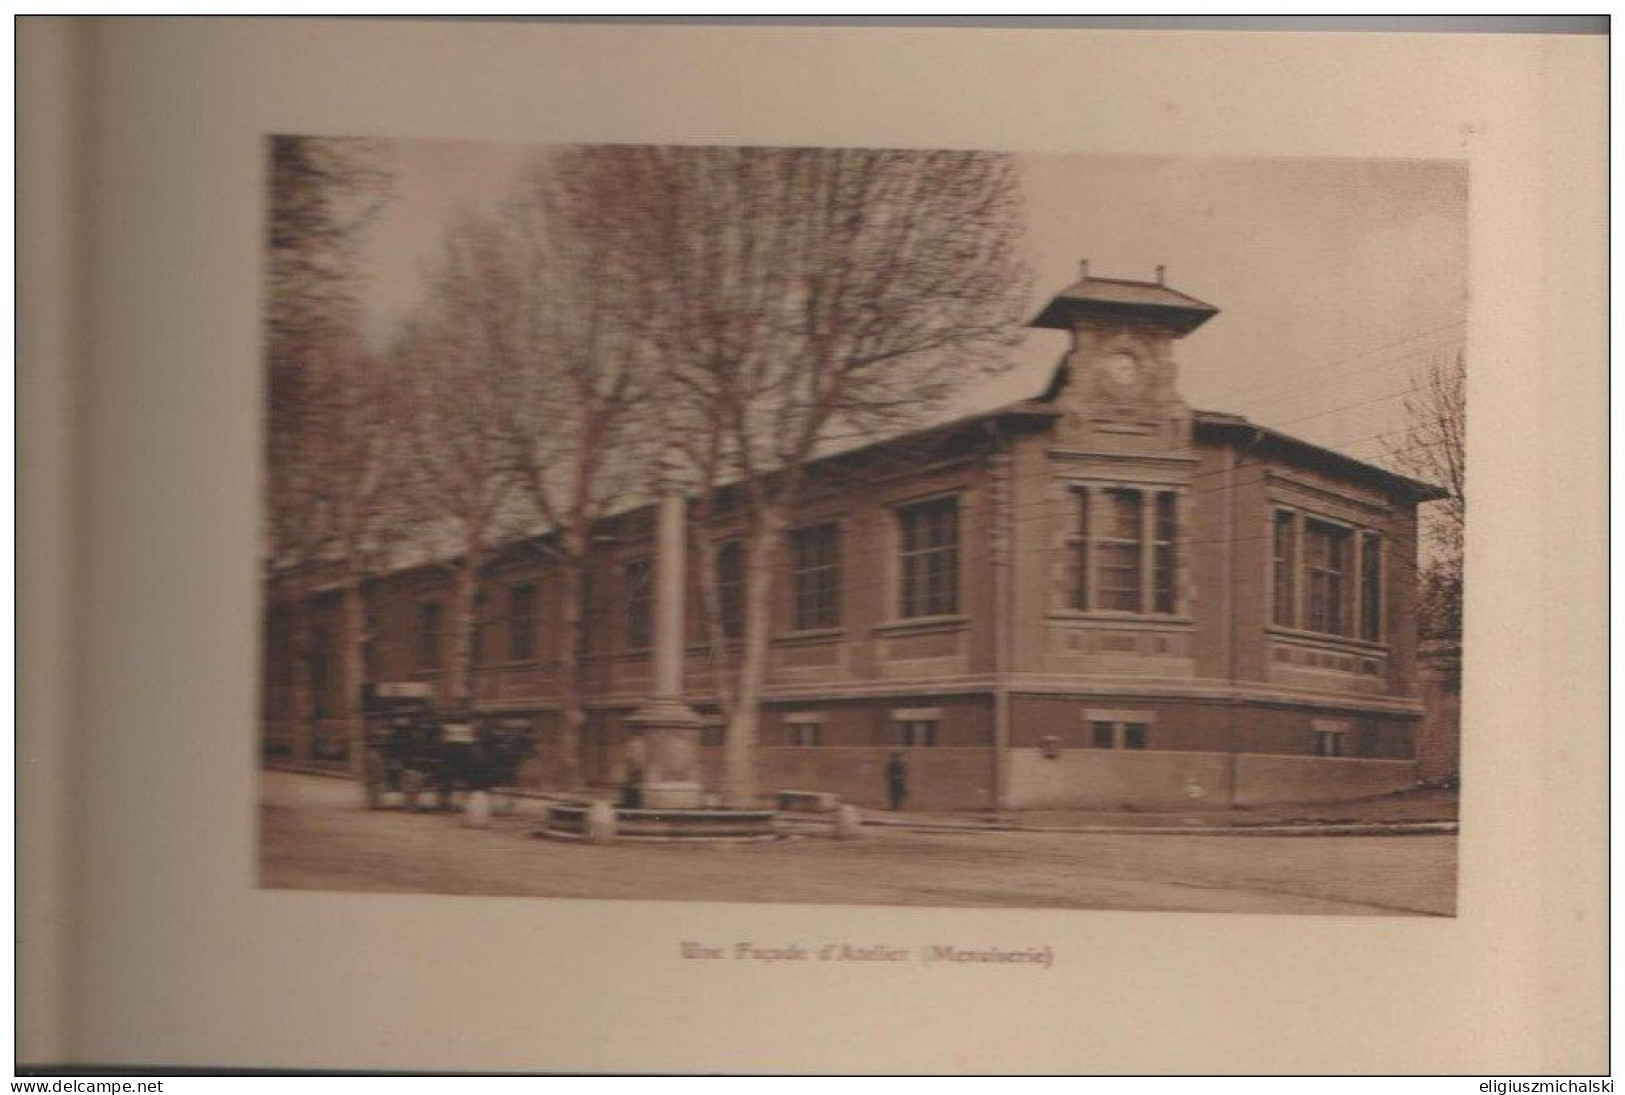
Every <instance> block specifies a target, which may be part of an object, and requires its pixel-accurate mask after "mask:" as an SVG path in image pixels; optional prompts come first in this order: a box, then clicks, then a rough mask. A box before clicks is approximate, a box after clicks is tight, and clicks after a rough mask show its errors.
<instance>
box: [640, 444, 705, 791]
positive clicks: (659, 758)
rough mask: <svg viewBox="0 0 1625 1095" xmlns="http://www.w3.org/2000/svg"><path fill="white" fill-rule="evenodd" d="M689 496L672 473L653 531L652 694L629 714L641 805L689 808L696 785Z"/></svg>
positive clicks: (664, 484)
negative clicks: (689, 660)
mask: <svg viewBox="0 0 1625 1095" xmlns="http://www.w3.org/2000/svg"><path fill="white" fill-rule="evenodd" d="M686 507H687V499H686V498H685V497H684V495H683V490H682V487H681V485H680V484H679V483H678V482H677V481H676V477H675V476H674V475H672V474H669V473H668V474H667V475H665V476H664V477H663V479H662V483H661V496H660V508H659V521H658V525H657V528H656V531H655V550H656V555H655V613H654V616H655V618H654V694H653V695H651V696H650V697H649V699H648V700H647V701H646V702H645V703H644V704H643V706H641V707H639V708H638V709H637V710H636V711H634V712H633V713H632V714H631V715H630V716H628V718H627V727H628V728H629V729H630V730H632V731H633V733H634V734H635V735H636V737H637V739H638V740H639V741H640V742H641V748H640V749H638V752H639V753H641V758H640V759H641V762H642V765H643V784H642V790H643V796H642V797H643V803H642V805H643V808H644V809H648V810H691V809H697V808H699V807H700V806H703V805H704V792H703V791H702V789H701V787H700V752H699V745H700V720H699V716H697V715H696V714H695V713H694V709H693V708H691V707H689V706H688V704H687V703H685V702H684V701H683V644H684V634H683V631H684V612H683V593H684V585H685V581H686V567H685V565H684V561H683V557H684V554H685V547H686V544H687V533H686V531H685V529H684V523H685V511H686Z"/></svg>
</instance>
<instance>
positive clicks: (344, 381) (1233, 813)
mask: <svg viewBox="0 0 1625 1095" xmlns="http://www.w3.org/2000/svg"><path fill="white" fill-rule="evenodd" d="M265 152H266V165H265V171H266V175H265V179H266V197H267V209H266V227H265V233H266V234H265V239H266V243H267V248H268V252H267V255H266V271H267V283H266V298H265V323H266V326H265V331H266V357H265V362H266V381H265V389H264V390H265V398H266V406H265V429H264V435H263V443H264V450H263V451H264V476H263V485H264V496H263V499H264V525H263V529H264V534H263V541H262V548H263V553H264V554H263V559H262V566H261V573H262V590H261V596H262V607H263V616H262V624H263V634H262V640H261V641H262V649H261V687H260V702H261V710H260V721H259V727H258V732H259V735H260V740H259V743H258V748H257V752H258V755H259V756H260V765H261V771H260V775H259V793H260V803H259V811H260V813H259V828H258V840H259V848H258V859H259V867H258V869H259V882H260V885H261V886H264V887H269V888H278V889H308V890H329V891H373V892H414V893H444V894H489V895H509V896H539V897H551V898H600V899H613V898H623V899H639V900H682V901H721V902H804V903H817V904H825V905H864V904H882V905H926V906H948V907H955V906H995V907H1010V908H1034V907H1043V908H1059V909H1114V910H1160V911H1201V912H1249V913H1311V914H1313V913H1319V914H1339V915H1353V914H1374V915H1385V916H1446V917H1448V916H1453V915H1454V914H1455V909H1456V843H1457V817H1458V812H1457V793H1458V789H1459V772H1460V754H1461V749H1462V736H1461V734H1460V729H1459V723H1460V717H1459V695H1460V691H1461V680H1462V673H1461V610H1462V589H1463V585H1462V571H1463V566H1462V560H1463V552H1462V544H1463V533H1464V526H1465V510H1464V501H1463V482H1464V475H1465V466H1464V437H1465V432H1464V430H1465V400H1464V379H1465V370H1466V368H1467V362H1466V354H1465V346H1466V315H1467V198H1468V188H1467V172H1466V168H1465V165H1464V164H1463V163H1461V162H1459V161H1442V160H1384V159H1353V158H1349V159H1331V158H1327V159H1285V158H1280V159H1262V158H1260V159H1243V158H1232V159H1226V158H1211V157H1188V158H1179V157H1150V156H1086V155H1058V154H1047V155H1025V154H1020V153H1011V152H995V151H968V150H952V149H902V148H890V149H887V148H827V147H745V146H676V145H663V146H655V145H546V146H523V145H513V144H499V143H490V142H462V141H444V140H401V139H381V138H377V139H375V138H363V137H357V138H340V137H331V136H299V135H279V136H274V137H271V138H269V139H268V140H267V142H266V148H265Z"/></svg>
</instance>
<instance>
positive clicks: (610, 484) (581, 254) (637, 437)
mask: <svg viewBox="0 0 1625 1095" xmlns="http://www.w3.org/2000/svg"><path fill="white" fill-rule="evenodd" d="M593 182H594V175H593V173H592V171H591V170H590V164H587V163H583V162H582V157H581V156H580V154H578V153H576V152H574V151H572V150H568V149H565V150H560V151H559V152H557V153H555V154H553V155H552V156H548V157H541V158H538V159H537V160H535V161H534V162H533V163H532V164H531V165H530V166H529V168H528V169H527V171H526V172H525V174H524V175H523V177H522V179H521V182H520V185H519V188H518V190H517V192H516V193H515V195H514V196H513V199H512V200H511V201H510V202H509V203H508V204H507V206H506V207H505V208H504V209H503V210H502V212H501V214H500V215H499V216H498V218H496V219H495V220H493V221H491V222H490V223H489V224H488V225H487V232H488V233H489V234H488V236H487V249H486V250H485V251H484V252H483V253H482V258H481V261H479V262H478V263H476V264H475V265H476V269H475V271H474V273H475V276H476V277H477V279H478V281H479V283H480V285H481V292H480V293H478V294H476V297H475V299H474V300H473V301H472V302H471V303H472V304H473V305H474V306H475V307H477V308H478V310H479V311H478V322H479V325H480V329H481V337H482V340H483V344H484V346H485V347H486V350H487V352H488V353H490V354H491V355H492V362H493V364H494V366H495V369H494V374H493V375H494V380H495V382H496V383H497V384H498V385H499V387H500V391H501V397H502V398H501V399H500V402H499V406H498V408H497V409H498V411H499V417H498V419H497V421H498V423H499V424H500V426H501V428H502V431H503V434H504V437H505V439H506V442H507V445H508V449H509V453H510V457H511V460H512V466H513V469H514V472H515V474H516V481H517V484H518V487H519V489H520V491H521V493H522V494H523V496H524V498H525V499H526V501H527V502H528V503H529V505H530V507H531V509H532V510H533V511H534V512H535V515H536V516H537V517H538V518H539V519H540V521H541V523H542V525H543V527H544V529H545V531H546V535H544V536H543V537H541V538H540V539H538V540H536V541H534V542H535V543H536V545H537V546H538V548H539V549H540V550H541V552H542V553H543V555H544V556H545V557H546V558H547V559H548V560H549V562H550V563H551V564H552V569H553V571H554V573H555V574H557V576H558V592H559V599H560V606H561V611H560V616H561V627H560V630H559V636H558V637H559V643H560V647H559V651H558V667H559V680H560V701H561V708H562V713H563V719H564V727H563V730H564V732H563V735H562V738H561V742H562V748H561V750H560V755H559V764H560V771H559V773H558V778H559V780H560V781H561V782H562V783H564V784H565V785H567V786H572V785H575V784H576V783H577V782H578V781H579V780H580V778H581V758H582V754H583V749H584V744H585V736H586V725H587V718H586V709H585V706H584V702H583V689H584V683H583V680H582V671H583V649H584V644H583V638H584V628H585V627H587V626H589V624H588V622H587V621H586V620H585V599H586V596H587V588H586V583H587V563H588V559H589V556H590V555H591V552H592V548H593V530H594V527H595V526H596V525H597V524H598V522H599V521H600V520H601V519H602V518H603V517H604V516H605V515H606V514H607V513H608V512H609V511H610V509H611V508H612V507H613V506H614V505H615V504H616V503H617V502H618V501H619V500H620V499H622V498H624V497H626V496H627V494H628V492H629V491H632V490H635V489H637V488H640V487H642V486H643V484H644V481H645V479H646V477H647V475H648V470H649V463H650V459H649V457H650V451H649V450H650V445H649V440H650V437H651V435H650V432H649V431H648V430H647V429H643V428H640V427H641V425H642V424H643V422H644V420H645V419H646V417H647V416H646V415H644V414H642V413H641V412H642V411H644V410H645V408H646V407H647V396H648V395H649V393H650V383H649V381H650V378H651V376H652V374H653V369H652V367H651V365H650V362H649V360H648V354H647V348H648V345H647V342H646V341H645V340H643V339H642V338H641V337H640V334H641V330H640V328H641V322H642V315H643V312H642V302H641V300H640V298H639V296H638V295H637V293H636V292H635V288H636V287H635V285H634V283H633V281H632V279H631V278H630V277H629V276H628V272H627V268H626V255H627V252H626V240H625V239H624V238H623V237H624V229H623V226H622V225H621V224H619V223H618V222H617V221H616V220H615V219H613V218H611V217H608V216H606V213H607V210H606V209H605V208H604V206H603V203H601V202H599V201H598V200H597V196H596V195H595V194H594V193H593V191H592V184H593Z"/></svg>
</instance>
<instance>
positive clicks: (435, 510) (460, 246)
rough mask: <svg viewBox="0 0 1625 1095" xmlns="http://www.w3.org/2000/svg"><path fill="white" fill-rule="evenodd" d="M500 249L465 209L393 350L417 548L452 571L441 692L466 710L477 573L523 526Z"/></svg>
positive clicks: (469, 699) (469, 693) (481, 223)
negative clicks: (493, 302) (509, 427)
mask: <svg viewBox="0 0 1625 1095" xmlns="http://www.w3.org/2000/svg"><path fill="white" fill-rule="evenodd" d="M498 253H499V252H498V242H497V240H496V238H495V236H494V234H493V232H492V230H491V226H490V225H489V223H488V222H486V221H484V220H482V219H480V218H478V217H475V216H473V215H469V216H465V217H463V218H461V219H459V220H458V221H457V222H455V223H454V224H453V225H451V227H450V228H449V229H448V231H447V233H446V238H445V244H444V254H443V258H442V262H441V266H440V268H439V272H438V276H437V277H436V279H435V281H434V285H433V290H432V295H431V297H430V299H429V301H428V302H427V303H426V304H425V306H424V308H423V309H422V311H421V312H420V313H419V315H418V317H417V318H416V320H415V321H413V322H412V323H410V324H409V325H408V327H407V329H406V330H405V331H404V332H403V334H402V336H401V338H400V339H399V341H398V348H397V353H396V357H397V360H398V361H399V362H400V364H401V369H400V378H401V384H400V395H401V407H402V413H401V415H400V420H401V422H402V423H403V424H404V425H405V427H406V429H407V431H408V433H409V435H410V441H411V445H412V472H411V477H410V494H411V497H412V498H413V502H414V508H415V510H416V512H417V525H418V530H419V534H418V538H419V540H420V541H421V544H420V546H421V547H422V548H424V549H427V550H430V551H433V552H435V553H436V554H437V555H439V556H441V557H442V558H443V559H444V560H445V565H446V566H448V567H450V568H451V571H452V575H453V582H452V611H451V614H450V615H451V619H450V628H449V630H450V637H451V652H450V653H451V660H450V664H449V666H448V667H447V678H446V680H447V684H446V689H445V695H444V698H445V700H446V701H447V702H448V703H449V704H451V705H453V706H454V707H457V708H461V709H465V710H466V709H469V708H471V707H472V704H473V700H474V692H473V655H474V642H475V634H476V631H477V629H478V627H479V624H480V618H479V602H480V582H481V577H482V574H483V571H484V569H485V565H486V562H487V561H488V559H489V558H490V554H491V551H492V549H493V548H494V547H495V546H496V545H497V544H498V543H500V542H501V541H502V540H503V539H504V538H505V537H506V536H509V535H512V534H513V533H514V532H515V531H516V530H517V523H516V517H515V511H514V506H513V504H512V499H513V488H514V479H513V474H512V462H511V458H510V457H511V454H510V450H509V442H508V436H507V433H506V431H505V430H504V428H503V422H504V416H505V414H506V409H505V408H504V407H503V405H502V403H503V398H504V391H503V385H502V384H501V383H499V376H498V370H499V368H500V364H501V356H500V354H499V353H498V351H497V350H496V349H495V348H494V347H493V346H492V344H491V341H490V337H489V336H490V331H489V328H488V326H487V325H486V323H485V322H484V321H483V314H484V311H485V309H486V308H487V307H489V306H490V301H489V300H488V299H487V295H486V294H488V293H490V292H491V291H492V288H493V287H492V278H493V274H492V271H493V269H494V264H495V262H496V256H497V255H498ZM499 299H501V300H504V301H505V300H506V299H507V298H506V297H505V296H503V297H500V298H499ZM505 306H506V305H505Z"/></svg>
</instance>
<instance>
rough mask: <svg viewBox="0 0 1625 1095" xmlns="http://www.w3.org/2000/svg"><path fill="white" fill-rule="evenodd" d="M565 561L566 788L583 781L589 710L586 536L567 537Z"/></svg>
mask: <svg viewBox="0 0 1625 1095" xmlns="http://www.w3.org/2000/svg"><path fill="white" fill-rule="evenodd" d="M567 540H569V541H570V542H569V543H567V545H566V548H565V552H566V554H565V558H564V559H563V560H562V561H561V562H560V564H559V707H560V710H561V713H562V716H563V720H564V725H563V726H562V727H561V731H562V732H561V733H560V736H559V753H558V757H559V770H558V776H557V779H558V783H559V785H560V786H561V787H563V788H564V789H566V790H568V789H573V788H576V787H580V786H581V785H582V782H583V776H582V766H581V759H582V757H583V756H584V755H585V753H586V744H587V709H586V706H585V704H584V703H583V702H582V681H581V676H582V652H581V616H582V612H581V608H582V597H583V594H584V592H585V590H584V588H583V587H584V585H585V582H586V574H587V567H586V561H585V553H584V552H583V551H580V550H577V549H578V548H580V547H584V541H585V537H583V536H580V535H573V536H571V537H568V538H567Z"/></svg>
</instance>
